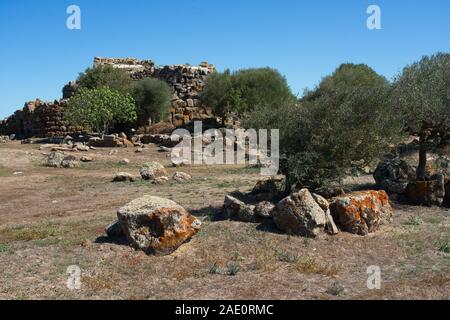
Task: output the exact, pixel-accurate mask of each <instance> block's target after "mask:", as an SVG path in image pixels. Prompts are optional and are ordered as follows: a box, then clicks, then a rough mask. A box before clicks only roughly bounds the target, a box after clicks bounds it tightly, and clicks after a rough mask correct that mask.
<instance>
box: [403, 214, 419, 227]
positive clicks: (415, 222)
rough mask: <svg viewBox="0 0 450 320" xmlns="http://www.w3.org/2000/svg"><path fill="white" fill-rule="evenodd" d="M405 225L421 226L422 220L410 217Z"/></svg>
mask: <svg viewBox="0 0 450 320" xmlns="http://www.w3.org/2000/svg"><path fill="white" fill-rule="evenodd" d="M406 224H407V225H410V226H420V225H421V224H423V220H422V219H420V218H419V217H418V216H412V217H411V218H410V219H409V220H408V222H407V223H406Z"/></svg>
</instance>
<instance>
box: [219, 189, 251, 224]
mask: <svg viewBox="0 0 450 320" xmlns="http://www.w3.org/2000/svg"><path fill="white" fill-rule="evenodd" d="M255 209H256V208H255V206H253V205H247V204H245V203H244V202H242V201H241V200H239V199H236V198H234V197H232V196H230V195H227V196H225V201H224V204H223V212H224V213H225V214H226V216H227V217H228V218H229V219H234V220H238V221H243V222H256V221H257V220H258V219H257V218H258V217H257V215H256V210H255Z"/></svg>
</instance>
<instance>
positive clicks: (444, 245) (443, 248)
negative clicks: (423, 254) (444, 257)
mask: <svg viewBox="0 0 450 320" xmlns="http://www.w3.org/2000/svg"><path fill="white" fill-rule="evenodd" d="M438 250H439V251H440V252H444V253H450V243H449V242H448V240H441V241H439V243H438Z"/></svg>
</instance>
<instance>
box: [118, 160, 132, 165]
mask: <svg viewBox="0 0 450 320" xmlns="http://www.w3.org/2000/svg"><path fill="white" fill-rule="evenodd" d="M119 164H120V165H123V166H126V165H128V164H130V160H128V159H126V158H125V159H122V160H120V161H119Z"/></svg>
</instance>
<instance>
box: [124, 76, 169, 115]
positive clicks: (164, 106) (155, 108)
mask: <svg viewBox="0 0 450 320" xmlns="http://www.w3.org/2000/svg"><path fill="white" fill-rule="evenodd" d="M133 89H134V90H133V96H134V99H135V101H136V111H137V115H138V120H139V123H140V124H145V123H147V122H148V120H149V119H152V120H154V121H160V120H162V119H164V118H165V117H167V115H168V113H169V108H170V99H171V97H172V91H171V89H170V87H169V86H168V85H167V83H165V82H164V81H161V80H158V79H153V78H146V79H143V80H141V81H139V82H137V83H136V84H135V85H134V88H133Z"/></svg>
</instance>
